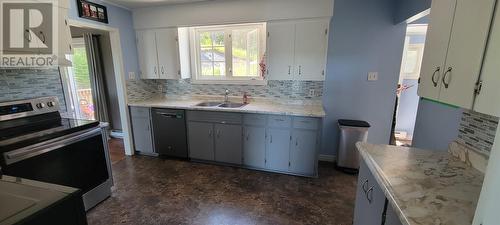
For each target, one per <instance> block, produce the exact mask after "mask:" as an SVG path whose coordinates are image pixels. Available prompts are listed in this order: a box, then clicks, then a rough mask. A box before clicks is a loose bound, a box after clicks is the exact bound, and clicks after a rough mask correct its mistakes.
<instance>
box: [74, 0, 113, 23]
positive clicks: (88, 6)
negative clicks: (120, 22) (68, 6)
mask: <svg viewBox="0 0 500 225" xmlns="http://www.w3.org/2000/svg"><path fill="white" fill-rule="evenodd" d="M76 5H77V6H78V16H79V17H81V18H85V19H89V20H94V21H98V22H101V23H108V11H107V9H106V6H103V5H100V4H97V3H93V2H89V1H86V0H76Z"/></svg>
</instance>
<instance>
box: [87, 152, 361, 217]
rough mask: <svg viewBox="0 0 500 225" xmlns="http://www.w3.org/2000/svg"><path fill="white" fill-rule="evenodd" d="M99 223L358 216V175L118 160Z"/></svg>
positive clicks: (97, 211) (95, 212)
mask: <svg viewBox="0 0 500 225" xmlns="http://www.w3.org/2000/svg"><path fill="white" fill-rule="evenodd" d="M113 170H114V171H113V173H114V179H115V186H114V188H113V196H112V197H110V198H108V199H107V200H106V201H104V202H103V203H101V204H100V205H98V206H97V207H96V208H94V209H92V210H91V211H90V212H89V213H88V221H89V224H90V225H96V224H106V225H109V224H241V225H244V224H342V225H347V224H351V221H352V214H353V208H354V196H355V188H356V187H355V186H356V178H355V177H354V176H350V175H345V174H342V173H340V172H337V171H335V170H333V168H332V165H330V164H321V166H320V178H318V179H312V178H300V177H294V176H288V175H280V174H273V173H265V172H258V171H251V170H246V169H238V168H232V167H224V166H215V165H207V164H199V163H191V162H186V161H177V160H165V159H158V158H151V157H144V156H134V157H125V158H124V159H123V160H121V161H119V162H117V163H115V164H113Z"/></svg>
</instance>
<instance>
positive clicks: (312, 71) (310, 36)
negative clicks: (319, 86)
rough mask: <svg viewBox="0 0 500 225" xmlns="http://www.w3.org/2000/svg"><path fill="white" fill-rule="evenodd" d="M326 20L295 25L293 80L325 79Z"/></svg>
mask: <svg viewBox="0 0 500 225" xmlns="http://www.w3.org/2000/svg"><path fill="white" fill-rule="evenodd" d="M328 24H329V22H328V21H327V20H319V21H304V22H299V23H297V24H296V25H295V60H294V61H295V80H319V81H323V80H325V67H326V51H327V49H328V46H327V43H328Z"/></svg>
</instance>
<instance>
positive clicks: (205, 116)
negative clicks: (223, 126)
mask: <svg viewBox="0 0 500 225" xmlns="http://www.w3.org/2000/svg"><path fill="white" fill-rule="evenodd" d="M187 119H188V121H199V122H211V123H229V124H241V123H242V120H243V118H242V115H241V114H239V113H227V112H207V111H188V112H187Z"/></svg>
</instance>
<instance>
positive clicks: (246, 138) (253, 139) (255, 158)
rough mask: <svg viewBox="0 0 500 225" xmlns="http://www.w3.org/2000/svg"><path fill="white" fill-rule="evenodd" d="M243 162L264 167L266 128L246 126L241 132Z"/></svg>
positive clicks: (246, 164)
mask: <svg viewBox="0 0 500 225" xmlns="http://www.w3.org/2000/svg"><path fill="white" fill-rule="evenodd" d="M243 164H244V165H245V166H251V167H256V168H265V167H266V128H265V127H253V126H246V127H245V128H244V132H243Z"/></svg>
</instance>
